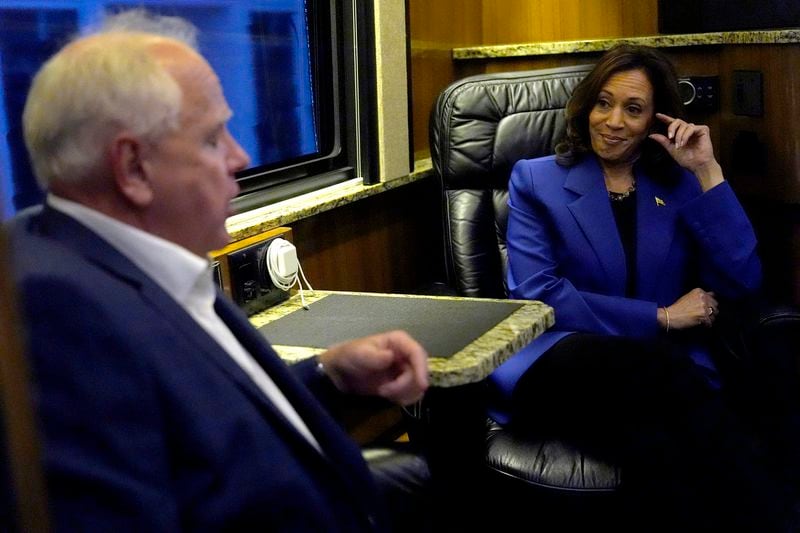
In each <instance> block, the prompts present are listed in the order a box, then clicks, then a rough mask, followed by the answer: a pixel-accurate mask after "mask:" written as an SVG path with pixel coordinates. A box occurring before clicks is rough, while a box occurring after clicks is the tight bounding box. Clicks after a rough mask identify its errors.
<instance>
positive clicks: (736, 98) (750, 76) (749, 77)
mask: <svg viewBox="0 0 800 533" xmlns="http://www.w3.org/2000/svg"><path fill="white" fill-rule="evenodd" d="M733 114H734V115H743V116H748V117H763V116H764V95H763V80H762V76H761V72H760V71H758V70H734V71H733Z"/></svg>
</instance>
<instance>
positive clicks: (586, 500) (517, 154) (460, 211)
mask: <svg viewBox="0 0 800 533" xmlns="http://www.w3.org/2000/svg"><path fill="white" fill-rule="evenodd" d="M590 69H591V66H576V67H564V68H558V69H549V70H539V71H531V72H517V73H501V74H488V75H481V76H473V77H469V78H465V79H463V80H460V81H457V82H456V83H454V84H452V85H451V86H449V87H448V88H446V89H445V90H444V91H443V92H442V94H441V95H440V96H439V98H438V99H437V101H436V103H435V106H434V109H433V112H432V116H431V122H430V146H431V156H432V159H433V167H434V171H435V174H436V176H437V177H438V179H439V180H440V183H441V190H442V201H443V206H442V209H443V227H444V243H445V264H446V271H447V277H448V280H447V281H448V284H449V285H450V286H451V287H453V288H455V290H456V292H457V294H459V295H461V296H473V297H490V298H505V297H507V290H506V286H505V279H506V276H505V274H506V265H507V257H506V244H505V233H506V224H507V219H508V206H507V200H508V179H509V175H510V172H511V167H512V166H513V164H514V163H515V162H516V161H517V160H519V159H524V158H533V157H539V156H544V155H549V154H552V153H554V151H555V145H556V143H557V142H558V141H559V140H560V139H561V138H562V137H563V135H564V133H565V129H566V124H565V121H564V116H563V111H564V107H565V106H566V103H567V100H568V99H569V97H570V95H571V94H572V91H573V89H574V88H575V86H576V85H577V84H578V83H579V82H580V80H581V79H582V78H583V77H584V76H585V75H586V74H587V73H588V71H589V70H590ZM485 452H486V457H485V460H486V463H485V464H486V469H485V472H484V475H485V476H486V479H485V483H486V484H485V485H484V487H483V488H482V490H481V492H482V493H483V494H484V496H485V497H491V498H493V499H495V500H496V501H497V502H498V504H500V505H501V507H502V508H503V509H507V510H509V511H513V510H514V509H519V510H520V511H521V512H522V513H523V514H524V515H525V516H535V517H536V518H535V523H536V524H537V525H538V526H543V527H545V528H546V527H547V524H548V523H549V524H551V525H552V526H553V527H559V528H560V530H563V529H564V528H570V527H573V528H574V529H580V528H582V527H584V526H586V527H588V526H589V525H590V524H595V525H597V524H598V521H603V520H602V518H601V515H608V516H612V515H613V514H614V509H615V507H616V503H617V502H616V500H617V498H616V494H615V493H616V489H617V488H618V487H619V484H620V481H621V472H620V470H619V468H617V467H616V466H615V465H612V464H607V463H604V462H602V461H600V460H597V459H595V458H593V457H592V456H591V455H590V454H588V453H586V452H584V451H583V450H579V449H576V448H575V447H573V446H571V445H569V444H567V443H565V442H561V441H559V440H557V439H552V438H546V437H543V436H537V435H536V434H525V435H521V434H518V433H516V432H515V431H512V430H509V429H506V428H504V427H502V426H500V425H499V424H497V423H496V422H494V421H493V420H491V419H489V420H488V432H487V433H486V450H485ZM517 518H520V517H514V513H513V512H509V513H505V512H504V513H500V514H498V516H496V517H494V518H493V520H508V522H512V523H513V522H514V520H516V519H517ZM520 519H521V518H520ZM545 530H546V529H545Z"/></svg>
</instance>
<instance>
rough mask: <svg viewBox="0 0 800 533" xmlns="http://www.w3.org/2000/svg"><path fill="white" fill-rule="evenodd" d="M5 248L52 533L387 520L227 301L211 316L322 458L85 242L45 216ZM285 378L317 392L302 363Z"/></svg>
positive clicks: (75, 226)
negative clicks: (16, 294)
mask: <svg viewBox="0 0 800 533" xmlns="http://www.w3.org/2000/svg"><path fill="white" fill-rule="evenodd" d="M11 242H12V252H13V253H12V256H13V257H12V259H13V267H14V268H13V270H14V271H15V272H16V278H17V283H18V286H19V289H20V291H21V299H22V303H23V307H24V319H25V322H26V323H27V326H28V348H29V351H30V355H31V358H32V365H33V373H34V382H35V383H34V385H35V390H36V398H37V409H38V415H39V416H40V419H41V427H42V430H43V433H44V436H43V437H44V442H43V447H44V450H43V453H44V460H45V467H46V472H47V480H48V491H49V497H50V502H51V505H52V511H53V514H54V521H55V525H56V529H57V530H59V531H114V532H117V533H119V532H122V531H137V532H138V531H148V532H155V531H169V532H175V531H181V530H190V531H227V530H231V531H251V530H258V531H292V532H294V531H343V532H344V531H348V532H349V531H366V530H375V529H381V526H382V525H384V524H385V522H384V517H383V516H382V515H381V512H380V504H379V502H378V501H377V496H376V494H377V491H376V488H375V486H374V483H373V481H372V479H371V477H370V474H369V472H368V469H367V467H366V465H365V463H364V461H363V459H362V456H361V453H360V450H359V448H358V447H357V446H356V445H355V444H354V443H353V442H352V441H351V440H350V438H349V437H348V436H347V435H346V434H345V433H344V432H343V431H342V429H340V427H339V426H338V425H337V424H336V423H335V422H334V420H333V419H332V418H331V417H330V416H329V415H328V414H327V412H326V411H325V408H324V407H323V406H322V405H321V403H320V402H318V401H317V399H315V397H314V396H313V395H312V394H311V393H310V391H309V389H307V388H306V387H305V386H304V385H303V383H301V381H300V380H298V379H297V376H296V375H293V372H292V371H290V369H289V368H288V367H287V366H286V365H285V364H283V362H282V361H280V359H279V358H278V357H277V355H276V354H275V352H274V351H273V350H272V349H271V348H270V346H269V345H268V344H267V343H266V342H265V340H264V339H263V338H262V337H261V335H260V334H259V333H258V331H256V330H255V329H254V328H253V327H252V326H251V325H250V323H249V322H248V320H247V317H246V316H244V314H243V313H241V312H240V311H239V309H238V308H236V307H235V306H234V305H233V304H232V303H230V302H229V301H227V300H226V299H225V298H224V297H218V298H217V302H216V309H217V312H218V314H219V315H220V317H221V318H222V319H223V321H224V322H225V323H226V324H227V325H228V326H229V327H230V329H231V331H232V332H233V333H234V335H235V336H236V338H238V339H239V341H240V342H241V343H242V345H243V346H244V347H245V348H246V349H247V350H248V351H249V352H250V353H251V354H252V355H253V356H254V357H255V358H256V360H257V361H258V362H259V363H260V364H261V365H262V366H263V367H264V369H265V370H266V371H267V373H268V374H269V375H270V376H271V377H272V379H273V380H274V381H275V383H276V384H277V385H278V386H279V387H280V389H281V390H282V391H283V392H284V393H285V395H286V396H287V398H288V399H289V401H290V402H291V403H292V405H293V406H294V407H295V408H296V409H297V411H298V413H299V414H300V416H301V417H302V418H303V420H304V421H305V422H306V424H307V425H308V427H309V429H310V430H311V432H312V433H313V434H314V436H315V437H316V439H317V441H318V442H319V444H320V445H321V447H322V449H323V450H324V452H325V453H324V456H323V455H322V454H320V453H319V452H317V450H316V449H315V448H314V447H313V446H311V445H310V444H309V443H308V441H307V440H306V439H304V438H303V437H302V436H301V435H300V434H299V433H298V432H297V431H296V430H295V429H294V427H293V426H292V425H291V424H290V423H289V422H288V421H287V420H286V419H285V418H284V417H283V416H282V415H281V414H280V412H279V411H278V410H277V409H276V408H275V406H274V405H273V404H272V403H271V402H270V401H269V400H268V399H267V398H266V397H265V396H264V394H263V393H262V392H261V391H260V390H259V389H258V388H257V387H256V386H255V385H254V384H253V382H252V380H251V379H250V378H249V377H248V376H247V375H246V374H245V373H244V372H243V371H242V369H241V368H240V367H239V366H238V365H237V364H236V363H235V362H234V361H233V360H232V359H231V358H230V357H229V356H228V354H227V353H226V352H225V351H223V350H222V348H221V347H220V346H219V345H218V344H217V343H216V342H215V341H214V340H213V339H212V338H211V337H209V336H208V334H207V333H206V332H205V331H204V330H203V329H202V328H201V327H200V326H198V325H197V324H196V323H195V322H194V320H193V319H192V318H191V317H190V316H189V314H187V313H186V312H185V311H184V310H183V309H182V308H181V307H180V306H179V305H178V304H177V303H176V302H175V301H174V300H172V299H171V298H170V297H169V296H168V295H167V294H166V293H165V292H163V291H162V289H160V288H159V287H158V286H157V285H156V284H155V283H154V282H153V281H152V280H151V279H150V278H148V277H147V276H146V275H145V274H144V273H142V272H141V271H140V270H139V269H138V268H137V267H136V266H135V265H133V264H132V263H131V262H130V261H129V260H128V259H127V258H125V257H124V256H122V255H121V254H119V253H118V252H117V251H116V250H115V249H114V248H113V247H111V246H109V245H108V244H107V243H106V242H105V241H103V240H102V239H100V238H99V237H98V236H97V235H96V234H94V233H93V232H91V231H89V230H88V229H87V228H85V227H84V226H82V225H81V224H79V223H78V222H76V221H75V220H73V219H71V218H69V217H67V216H64V215H62V214H61V213H59V212H57V211H54V210H52V209H50V208H48V207H45V208H44V209H43V210H42V212H41V213H39V214H37V215H34V216H32V217H30V218H27V219H23V220H20V221H19V222H18V223H16V224H15V225H13V226H12V229H11ZM292 370H294V371H295V372H296V373H297V374H300V376H301V377H302V378H303V379H305V381H306V382H309V383H311V384H312V385H320V386H322V385H323V384H322V383H313V378H312V376H313V375H314V372H313V368H312V365H304V364H300V365H298V366H297V368H293V369H292ZM317 379H319V378H317ZM320 390H323V389H320Z"/></svg>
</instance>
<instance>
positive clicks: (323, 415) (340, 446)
mask: <svg viewBox="0 0 800 533" xmlns="http://www.w3.org/2000/svg"><path fill="white" fill-rule="evenodd" d="M214 307H215V309H216V311H217V314H219V316H220V318H222V320H223V321H224V322H225V323H226V324H227V325H228V327H229V328H230V330H231V332H232V333H233V334H234V335H235V336H236V338H237V339H238V340H239V342H241V344H242V346H243V347H244V348H245V349H246V350H248V352H249V353H250V354H251V355H252V356H253V357H254V358H255V359H256V361H257V362H258V363H259V364H260V365H261V367H262V368H263V369H264V370H265V371H266V372H267V374H269V376H270V378H272V380H273V381H274V382H275V384H276V385H277V386H278V387H279V388H280V389H281V391H282V392H283V394H284V395H285V396H286V398H287V399H288V400H289V403H291V404H292V406H293V407H294V408H295V410H296V411H297V412H298V414H299V415H300V417H301V418H302V419H303V421H304V422H305V423H306V425H307V426H308V428H309V430H310V431H311V433H312V434H313V435H314V437H315V438H316V439H317V441H318V442H319V444H320V446H321V447H322V449H323V450H324V451H325V453H324V455H320V454H319V453H318V452H317V451H316V450H315V449H314V448H313V447H312V446H311V445H310V444H309V443H308V441H307V440H306V439H305V438H304V437H303V436H302V435H300V433H299V432H297V431H296V430H294V428H292V431H291V434H292V438H293V439H294V441H295V442H296V443H298V444H301V445H302V446H303V448H304V449H306V450H307V451H311V452H313V456H314V457H315V458H317V459H319V458H322V459H323V460H324V463H325V464H327V465H328V467H330V468H332V469H333V470H334V471H335V472H337V475H338V477H339V478H340V480H342V481H344V483H345V484H346V485H347V486H349V487H350V489H351V490H352V491H353V492H354V494H355V495H356V496H357V497H359V498H363V497H364V493H363V490H362V489H363V487H369V486H371V484H372V478H371V476H370V475H369V472H368V471H367V469H366V468H365V465H364V461H363V459H362V457H361V452H360V450H359V448H358V446H357V445H356V444H355V443H354V442H353V440H352V439H350V437H349V436H348V435H347V434H346V433H345V432H344V430H343V429H342V428H341V426H339V424H338V423H337V422H336V421H335V420H334V419H333V418H332V417H331V416H329V415H328V411H327V410H326V409H325V407H323V406H322V405H321V404H320V403H319V402H318V401H317V399H316V398H315V397H314V396H313V395H312V394H311V392H310V391H309V390H308V389H307V388H306V387H305V385H303V384H302V383H301V382H300V381H299V380H298V379H297V378H296V377H295V375H294V374H293V373H292V371H291V370H290V369H289V367H288V366H287V365H286V364H285V363H284V362H283V361H282V360H281V359H280V358H279V357H278V355H277V354H276V353H275V352H274V350H273V349H272V348H271V347H270V346H269V345H268V344H267V342H266V340H265V339H264V337H263V336H262V335H261V333H259V332H258V330H256V329H255V328H253V327H252V326H251V325H250V323H249V320H248V319H247V317H246V316H245V315H244V313H243V312H242V311H241V310H240V309H239V308H237V307H236V306H235V305H234V304H233V303H232V302H230V301H229V300H228V299H227V298H225V297H223V296H218V297H217V301H216V303H215V306H214ZM281 418H282V417H281ZM287 424H288V422H287ZM300 441H302V442H300ZM358 495H360V496H358Z"/></svg>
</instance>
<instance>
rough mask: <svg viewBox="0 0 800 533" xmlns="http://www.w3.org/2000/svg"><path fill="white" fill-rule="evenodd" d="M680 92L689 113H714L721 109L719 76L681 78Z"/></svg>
mask: <svg viewBox="0 0 800 533" xmlns="http://www.w3.org/2000/svg"><path fill="white" fill-rule="evenodd" d="M678 92H680V95H681V100H683V105H685V106H686V109H687V110H689V111H702V112H713V111H717V110H718V109H719V76H687V77H685V78H679V79H678Z"/></svg>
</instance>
